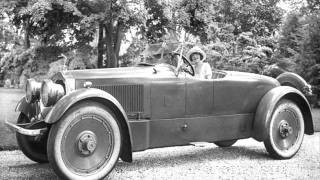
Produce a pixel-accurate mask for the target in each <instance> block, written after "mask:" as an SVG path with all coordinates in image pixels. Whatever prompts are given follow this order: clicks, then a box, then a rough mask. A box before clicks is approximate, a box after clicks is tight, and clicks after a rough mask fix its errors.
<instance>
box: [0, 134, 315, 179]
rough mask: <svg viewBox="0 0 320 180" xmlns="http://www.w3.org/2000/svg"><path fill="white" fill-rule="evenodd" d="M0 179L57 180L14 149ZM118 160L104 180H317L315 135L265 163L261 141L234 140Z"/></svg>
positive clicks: (4, 157)
mask: <svg viewBox="0 0 320 180" xmlns="http://www.w3.org/2000/svg"><path fill="white" fill-rule="evenodd" d="M0 159H1V160H0V179H58V178H57V177H56V175H55V174H54V172H53V170H52V169H51V168H50V166H49V165H48V164H41V165H40V164H36V163H34V162H32V161H30V160H29V159H27V158H26V157H25V156H24V155H23V154H22V153H21V152H20V151H2V152H0ZM133 159H134V161H133V163H125V162H122V161H119V162H118V164H117V165H116V167H115V168H114V170H113V171H112V172H111V173H110V174H109V176H108V177H107V178H105V179H147V180H153V179H161V180H162V179H175V180H176V179H201V180H206V179H208V180H209V179H210V180H211V179H308V180H309V179H314V180H318V179H320V133H316V134H315V135H312V136H305V137H304V141H303V144H302V147H301V149H300V151H299V153H298V154H296V156H294V157H293V158H292V159H289V160H274V159H271V158H270V157H269V156H268V154H267V152H266V150H265V148H264V146H263V143H259V142H257V141H255V140H253V139H247V140H239V141H238V142H237V143H236V144H235V145H234V146H232V147H229V148H219V147H217V146H215V145H214V144H197V145H196V146H191V145H190V146H182V147H169V148H159V149H152V150H147V151H143V152H137V153H134V154H133Z"/></svg>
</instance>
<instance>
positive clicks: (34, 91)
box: [25, 78, 41, 103]
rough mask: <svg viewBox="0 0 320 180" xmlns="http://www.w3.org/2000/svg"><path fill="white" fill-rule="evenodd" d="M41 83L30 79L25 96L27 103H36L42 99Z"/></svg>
mask: <svg viewBox="0 0 320 180" xmlns="http://www.w3.org/2000/svg"><path fill="white" fill-rule="evenodd" d="M40 89H41V83H40V82H37V81H36V80H35V79H32V78H31V79H28V80H27V82H26V86H25V93H26V95H25V97H26V101H27V103H34V102H36V101H37V100H39V99H40Z"/></svg>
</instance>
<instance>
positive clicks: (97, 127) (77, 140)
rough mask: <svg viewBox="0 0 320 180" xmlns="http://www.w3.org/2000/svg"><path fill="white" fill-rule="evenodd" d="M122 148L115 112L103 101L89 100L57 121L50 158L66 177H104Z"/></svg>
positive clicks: (52, 137) (49, 151)
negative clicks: (102, 102) (104, 104)
mask: <svg viewBox="0 0 320 180" xmlns="http://www.w3.org/2000/svg"><path fill="white" fill-rule="evenodd" d="M120 149H121V131H120V126H119V125H118V123H117V121H116V116H115V115H114V113H113V112H112V111H111V110H110V109H108V108H107V107H105V106H103V105H102V104H100V103H96V102H92V101H85V102H82V103H80V104H77V105H75V106H74V107H72V108H71V109H69V110H68V111H67V112H66V113H65V114H64V115H63V116H62V118H61V119H60V120H59V122H57V123H56V124H53V125H52V127H51V130H50V133H49V138H48V158H49V162H50V164H51V166H52V167H53V169H54V171H55V172H56V174H58V176H60V177H61V178H64V179H77V180H78V179H86V180H91V179H101V178H103V177H105V176H107V175H108V174H109V172H111V171H112V169H113V167H114V166H115V164H116V163H117V161H118V158H119V154H120Z"/></svg>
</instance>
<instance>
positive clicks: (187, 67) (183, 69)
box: [172, 53, 194, 76]
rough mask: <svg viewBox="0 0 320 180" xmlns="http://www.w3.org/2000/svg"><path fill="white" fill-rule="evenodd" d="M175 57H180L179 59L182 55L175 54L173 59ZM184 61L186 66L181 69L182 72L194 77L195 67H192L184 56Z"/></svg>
mask: <svg viewBox="0 0 320 180" xmlns="http://www.w3.org/2000/svg"><path fill="white" fill-rule="evenodd" d="M175 56H178V57H179V56H180V53H173V55H172V58H174V57H175ZM182 60H183V63H184V64H183V65H182V66H181V67H180V68H181V69H182V71H184V72H186V73H188V74H190V75H191V76H194V68H193V66H192V65H191V63H190V61H189V60H188V59H187V58H186V57H184V56H182Z"/></svg>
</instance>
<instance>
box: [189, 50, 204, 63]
mask: <svg viewBox="0 0 320 180" xmlns="http://www.w3.org/2000/svg"><path fill="white" fill-rule="evenodd" d="M194 53H198V54H200V57H201V61H203V60H205V59H206V57H207V55H206V53H205V52H204V51H203V50H202V49H201V48H200V47H198V46H195V47H193V48H191V49H190V50H189V51H188V53H187V58H188V59H189V61H191V55H192V54H194Z"/></svg>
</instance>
